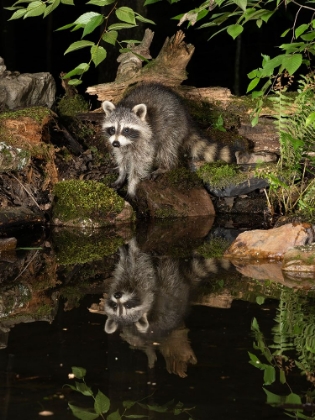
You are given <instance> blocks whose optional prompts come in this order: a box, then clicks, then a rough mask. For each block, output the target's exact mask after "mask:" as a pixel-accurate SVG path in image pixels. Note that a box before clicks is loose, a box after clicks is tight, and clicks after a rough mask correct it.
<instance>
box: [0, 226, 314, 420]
mask: <svg viewBox="0 0 315 420" xmlns="http://www.w3.org/2000/svg"><path fill="white" fill-rule="evenodd" d="M180 223H181V228H179V227H178V225H177V224H176V223H174V225H167V226H158V227H156V226H150V227H146V228H143V227H142V228H140V229H138V230H137V231H131V232H130V231H128V229H125V228H124V229H121V230H120V231H119V232H118V234H117V232H112V231H111V232H108V231H101V232H100V231H98V232H94V233H91V232H85V233H82V232H78V231H75V232H73V231H72V232H71V231H68V230H65V229H63V230H58V231H57V230H56V231H53V232H49V233H46V234H45V237H44V238H43V236H42V235H39V237H38V238H35V239H34V238H33V239H32V241H31V240H29V239H26V240H25V239H24V240H23V241H21V242H20V244H19V245H20V246H26V245H28V246H32V247H33V249H29V250H20V251H16V253H14V254H1V261H0V264H1V273H2V274H1V281H2V282H1V290H0V309H1V319H0V342H1V344H2V349H1V350H0V416H1V417H0V418H1V419H3V420H15V419H30V420H33V419H38V418H42V417H44V416H45V415H46V416H48V417H49V418H54V419H68V418H69V419H71V418H74V416H73V414H72V412H71V410H70V408H69V405H68V404H69V403H70V404H72V405H73V406H77V407H81V408H82V407H83V408H91V409H93V406H94V400H93V398H92V397H91V396H86V395H82V393H80V392H77V391H75V390H73V389H72V388H75V387H77V388H78V389H80V390H81V391H83V392H85V393H86V394H89V392H90V390H92V392H93V394H94V396H95V395H96V394H97V393H98V390H100V391H101V393H99V394H98V396H97V397H96V400H97V402H98V403H99V405H97V407H98V408H97V409H100V410H101V411H102V410H103V411H106V410H107V408H108V401H107V399H106V398H105V397H104V395H103V394H105V395H106V396H107V397H108V398H109V400H110V408H109V411H107V412H106V413H105V414H103V418H108V419H109V420H115V419H119V418H120V417H119V415H118V412H117V410H119V413H120V414H121V415H122V414H123V413H124V408H123V404H124V403H123V402H124V401H129V405H130V406H131V405H132V404H131V403H130V401H138V402H140V404H135V405H133V406H132V407H131V408H130V409H128V410H127V411H126V412H125V413H124V415H125V417H123V418H141V417H139V416H143V415H145V416H146V418H150V419H173V418H178V419H187V420H188V419H189V418H192V419H200V420H201V419H213V420H217V419H286V418H288V414H289V415H290V416H291V417H293V418H304V419H311V418H313V412H315V406H314V405H313V399H314V395H315V394H314V386H313V385H314V382H315V375H314V373H315V310H314V293H315V292H314V283H313V282H312V281H311V280H309V279H294V278H284V277H283V276H282V273H281V268H280V267H279V264H269V265H264V266H262V265H257V264H253V265H251V264H246V265H245V264H242V262H237V263H236V262H229V261H226V260H224V259H221V258H218V257H217V256H216V255H217V252H219V250H218V248H219V247H220V246H223V243H224V244H225V246H226V242H224V241H223V239H224V240H226V239H228V240H229V241H231V240H232V239H233V237H235V236H236V235H237V233H238V231H237V230H236V229H234V228H233V229H228V228H227V227H226V225H225V226H218V225H216V223H215V224H214V225H213V226H212V227H211V228H210V229H208V227H209V226H208V225H207V224H205V223H204V222H202V223H201V224H199V223H195V224H192V226H188V224H187V223H185V222H183V221H182V222H180ZM222 238H223V239H222ZM27 242H29V243H28V244H27ZM35 247H36V248H37V247H38V248H39V249H35ZM271 273H272V274H271ZM254 274H255V275H254ZM272 276H274V278H271V277H272ZM255 277H256V278H255ZM148 285H149V286H148ZM103 293H107V295H106V299H108V300H107V303H106V304H105V308H106V309H105V310H106V311H107V313H108V314H109V315H108V316H105V315H104V314H103V313H102V312H103V311H104V301H100V299H102V298H104V296H103ZM115 296H116V297H115ZM128 305H129V306H128ZM116 306H117V309H116ZM91 307H92V308H93V311H89V309H88V308H91ZM140 307H141V310H140V309H139V308H140ZM117 311H118V315H119V316H117V317H115V313H116V312H117ZM137 311H138V312H137ZM136 312H137V314H138V315H136ZM130 313H132V314H134V315H132V316H131V315H130ZM139 314H140V315H139ZM146 314H147V315H146ZM127 315H128V316H127ZM132 317H133V319H132V321H135V322H132V323H131V324H130V323H128V322H127V321H128V320H129V321H130V320H131V318H132ZM107 319H108V320H109V321H107V323H106V329H107V331H108V332H109V333H106V332H105V331H104V325H105V321H106V320H107ZM121 319H125V323H124V324H121ZM149 365H150V366H149ZM73 367H81V368H84V369H85V370H86V374H85V377H84V380H83V381H82V379H71V378H69V377H68V375H69V374H70V373H71V372H72V368H73ZM74 372H75V373H76V375H77V376H80V374H83V373H85V371H83V370H82V369H79V370H74ZM84 381H85V382H84ZM76 383H77V385H75V384H76ZM84 383H85V384H86V385H82V384H84ZM65 384H70V385H71V387H72V388H71V387H69V386H64V385H65ZM166 403H169V404H166ZM180 403H182V404H180ZM126 405H128V404H126V403H125V406H126ZM174 410H175V412H176V414H177V415H176V416H174ZM176 410H177V411H176ZM111 413H115V414H111ZM78 415H79V416H80V417H79V418H82V419H92V418H98V417H97V416H96V415H94V416H93V413H92V414H91V412H88V413H87V412H83V411H79V414H78ZM128 416H129V417H128ZM99 418H101V417H99Z"/></svg>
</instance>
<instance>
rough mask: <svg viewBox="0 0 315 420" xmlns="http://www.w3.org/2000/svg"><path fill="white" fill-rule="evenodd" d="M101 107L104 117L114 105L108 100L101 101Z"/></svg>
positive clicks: (110, 111)
mask: <svg viewBox="0 0 315 420" xmlns="http://www.w3.org/2000/svg"><path fill="white" fill-rule="evenodd" d="M102 108H103V111H104V112H105V115H106V117H108V116H109V115H110V114H111V113H112V112H113V111H114V109H116V107H115V105H114V104H113V103H112V102H109V101H104V102H102Z"/></svg>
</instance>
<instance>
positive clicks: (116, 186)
mask: <svg viewBox="0 0 315 420" xmlns="http://www.w3.org/2000/svg"><path fill="white" fill-rule="evenodd" d="M123 185H124V182H120V181H118V182H117V181H115V182H112V183H111V184H110V186H111V187H112V188H114V190H120V188H121V187H122V186H123Z"/></svg>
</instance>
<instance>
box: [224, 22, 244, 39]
mask: <svg viewBox="0 0 315 420" xmlns="http://www.w3.org/2000/svg"><path fill="white" fill-rule="evenodd" d="M243 30H244V28H243V26H242V25H239V24H238V23H235V24H234V25H230V26H228V27H227V33H228V34H229V35H230V36H231V37H232V38H233V39H235V38H237V37H238V36H239V35H240V34H241V33H242V32H243Z"/></svg>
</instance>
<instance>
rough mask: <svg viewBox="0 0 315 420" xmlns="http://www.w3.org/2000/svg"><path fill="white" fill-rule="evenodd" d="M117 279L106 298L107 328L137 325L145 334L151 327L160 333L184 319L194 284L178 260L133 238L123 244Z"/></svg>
mask: <svg viewBox="0 0 315 420" xmlns="http://www.w3.org/2000/svg"><path fill="white" fill-rule="evenodd" d="M113 277H114V281H113V283H112V285H111V287H110V290H109V293H108V297H107V299H106V300H105V304H104V312H105V314H106V315H107V317H108V318H107V320H106V323H105V331H106V332H107V333H108V334H111V333H113V332H115V331H116V329H117V328H118V327H126V326H134V327H135V328H136V330H137V331H138V332H140V333H141V334H145V333H146V332H147V331H148V330H149V327H150V333H152V331H153V330H155V332H157V334H159V332H161V333H163V332H164V331H170V330H172V329H174V328H176V326H178V325H179V324H180V323H181V322H182V321H183V319H184V316H185V314H186V312H187V310H188V308H189V294H190V286H189V284H188V282H186V281H185V280H183V279H182V277H181V276H180V273H179V263H178V261H176V260H174V259H171V258H168V257H155V258H153V257H151V256H150V255H149V254H147V253H145V252H142V251H141V250H140V249H139V248H138V245H137V242H136V239H135V238H133V239H132V240H131V241H130V242H129V244H128V245H127V246H124V247H121V248H120V258H119V262H118V264H117V266H116V269H115V271H114V273H113Z"/></svg>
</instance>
